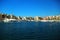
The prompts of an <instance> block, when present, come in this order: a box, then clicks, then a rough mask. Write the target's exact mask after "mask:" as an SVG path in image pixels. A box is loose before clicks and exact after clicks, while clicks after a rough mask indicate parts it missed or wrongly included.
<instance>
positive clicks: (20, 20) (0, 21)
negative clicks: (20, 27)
mask: <svg viewBox="0 0 60 40" xmlns="http://www.w3.org/2000/svg"><path fill="white" fill-rule="evenodd" d="M21 21H28V22H32V21H33V22H60V20H15V19H13V20H12V19H10V20H0V22H21Z"/></svg>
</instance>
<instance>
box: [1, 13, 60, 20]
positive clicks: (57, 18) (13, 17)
mask: <svg viewBox="0 0 60 40" xmlns="http://www.w3.org/2000/svg"><path fill="white" fill-rule="evenodd" d="M22 20H25V21H47V20H50V21H51V20H54V21H55V20H59V21H60V15H58V16H47V17H44V18H42V17H39V16H36V17H20V16H18V17H16V16H14V15H7V14H0V21H22Z"/></svg>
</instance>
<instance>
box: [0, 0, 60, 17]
mask: <svg viewBox="0 0 60 40" xmlns="http://www.w3.org/2000/svg"><path fill="white" fill-rule="evenodd" d="M0 12H2V13H7V14H14V15H16V16H32V17H34V16H41V17H44V16H52V15H59V14H60V0H0Z"/></svg>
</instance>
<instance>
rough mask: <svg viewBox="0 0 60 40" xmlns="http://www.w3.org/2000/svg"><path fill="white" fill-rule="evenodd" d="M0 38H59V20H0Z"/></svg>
mask: <svg viewBox="0 0 60 40" xmlns="http://www.w3.org/2000/svg"><path fill="white" fill-rule="evenodd" d="M0 40H60V22H34V21H32V22H28V21H21V22H7V23H6V22H5V23H4V22H0Z"/></svg>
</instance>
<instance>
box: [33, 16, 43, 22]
mask: <svg viewBox="0 0 60 40" xmlns="http://www.w3.org/2000/svg"><path fill="white" fill-rule="evenodd" d="M42 19H43V18H41V17H39V16H36V17H34V20H35V21H40V20H42Z"/></svg>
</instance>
